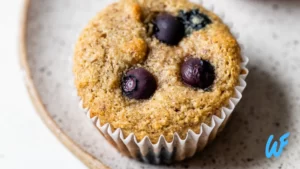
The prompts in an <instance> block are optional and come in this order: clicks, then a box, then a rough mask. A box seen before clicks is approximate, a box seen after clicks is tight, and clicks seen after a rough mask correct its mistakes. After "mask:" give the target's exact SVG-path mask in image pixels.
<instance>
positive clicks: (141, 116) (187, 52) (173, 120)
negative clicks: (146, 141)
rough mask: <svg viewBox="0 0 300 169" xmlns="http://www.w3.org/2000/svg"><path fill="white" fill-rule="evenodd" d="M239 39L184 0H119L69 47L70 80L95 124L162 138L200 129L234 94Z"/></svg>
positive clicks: (168, 139)
mask: <svg viewBox="0 0 300 169" xmlns="http://www.w3.org/2000/svg"><path fill="white" fill-rule="evenodd" d="M240 62H241V56H240V47H239V45H238V43H237V41H236V39H235V38H234V37H233V35H232V34H231V33H230V30H229V28H228V27H227V26H226V25H225V24H224V23H223V22H222V21H221V19H220V18H219V17H218V16H216V15H215V14H213V13H212V12H210V11H207V10H206V9H204V8H203V7H202V6H200V5H198V4H194V3H191V2H189V1H187V0H122V1H120V2H117V3H114V4H112V5H110V6H108V7H107V8H106V9H104V10H103V11H102V12H100V13H99V14H97V16H96V17H94V18H93V19H92V20H91V21H90V22H89V24H88V25H87V27H86V28H85V29H84V30H83V32H82V33H81V35H80V37H79V40H78V42H77V45H76V48H75V56H74V67H73V72H74V74H75V84H76V87H77V91H78V95H79V96H80V97H81V99H82V101H83V106H84V107H85V108H88V109H89V111H90V115H91V116H92V117H94V116H97V117H99V119H100V120H101V125H104V124H106V123H109V124H110V125H111V127H112V128H113V130H115V129H117V128H120V129H121V130H122V131H123V134H124V136H125V137H126V136H128V135H129V134H131V133H134V135H135V136H136V138H137V140H138V141H141V140H142V139H143V138H144V137H145V136H148V137H149V138H150V140H151V141H152V143H156V142H157V141H158V139H159V137H160V136H161V135H163V136H165V138H166V140H167V141H168V142H170V141H172V139H173V136H174V133H178V135H179V136H180V137H181V138H182V139H184V138H185V137H186V135H187V132H188V130H192V131H194V132H195V133H199V132H200V125H201V124H202V123H206V124H208V125H209V124H210V122H211V118H212V116H213V115H217V116H218V115H220V110H221V108H222V107H224V106H227V104H228V102H229V99H230V98H231V97H233V96H234V93H235V87H236V86H237V85H238V82H239V75H240V72H241V67H240Z"/></svg>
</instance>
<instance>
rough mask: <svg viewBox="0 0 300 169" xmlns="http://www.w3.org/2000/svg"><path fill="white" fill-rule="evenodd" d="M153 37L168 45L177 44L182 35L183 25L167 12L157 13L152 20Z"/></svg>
mask: <svg viewBox="0 0 300 169" xmlns="http://www.w3.org/2000/svg"><path fill="white" fill-rule="evenodd" d="M153 24H154V27H155V28H154V34H155V37H156V38H157V39H158V40H160V41H161V42H163V43H166V44H168V45H171V46H173V45H177V44H178V43H179V42H180V41H181V39H182V38H183V37H184V25H183V24H182V23H181V22H180V21H179V20H178V18H177V17H174V16H172V15H170V14H168V13H161V14H158V15H157V17H156V18H155V20H154V23H153Z"/></svg>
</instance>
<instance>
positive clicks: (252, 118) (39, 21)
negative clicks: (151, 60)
mask: <svg viewBox="0 0 300 169" xmlns="http://www.w3.org/2000/svg"><path fill="white" fill-rule="evenodd" d="M204 1H205V3H206V4H213V5H214V7H215V9H216V10H217V11H223V13H225V16H226V18H228V19H227V20H231V21H232V22H233V23H234V27H235V29H236V30H237V31H238V32H240V39H241V42H242V43H243V45H244V46H246V51H245V53H246V55H247V56H248V57H249V58H250V64H249V66H248V67H249V68H250V75H249V77H248V79H247V82H248V88H247V89H246V91H245V92H244V98H243V99H242V101H241V102H240V104H239V106H238V107H237V109H236V111H235V113H234V114H233V116H232V119H231V121H230V122H229V124H228V126H227V127H226V128H225V130H224V132H223V133H221V135H220V136H219V137H218V138H217V139H216V140H215V141H214V142H213V143H212V144H211V145H210V146H209V147H207V148H206V149H205V150H204V152H202V153H201V154H198V155H197V156H196V157H194V158H193V159H191V160H188V161H186V162H183V163H180V164H175V165H171V166H150V165H145V164H142V163H139V162H136V161H134V160H130V159H128V158H126V157H122V156H121V155H120V154H118V152H116V150H114V149H113V148H112V147H111V146H110V145H109V144H108V143H107V142H106V141H104V139H103V138H102V136H101V135H100V134H99V133H98V131H97V130H96V128H95V127H94V126H93V125H92V123H90V121H89V120H88V119H87V118H86V117H85V115H84V113H83V112H82V111H81V110H80V109H79V107H78V100H77V98H76V97H75V95H76V94H75V93H74V87H73V82H72V72H71V67H72V52H73V46H74V43H75V41H76V38H77V37H78V34H79V32H80V31H81V29H82V28H83V27H84V26H85V24H86V23H87V22H88V20H89V19H90V18H91V17H93V16H94V15H95V14H96V13H97V11H99V10H101V9H102V8H103V7H104V6H105V5H106V4H108V3H109V2H110V1H109V0H51V1H49V0H31V4H30V7H29V19H28V26H27V48H28V61H29V66H30V69H31V72H32V75H33V80H34V83H35V86H36V87H37V89H38V91H39V94H40V96H41V99H42V100H43V102H44V104H45V106H46V108H47V110H48V111H49V112H50V114H51V116H52V117H53V119H54V120H55V121H56V122H57V123H58V125H59V126H60V127H61V128H62V129H63V131H64V132H65V133H66V134H67V135H69V136H70V137H71V138H72V139H73V140H74V141H75V142H76V143H77V144H79V145H80V146H81V147H82V148H83V149H84V150H86V151H87V152H89V153H90V154H92V155H94V156H95V157H96V158H98V159H100V160H101V161H103V163H105V164H106V165H109V166H111V167H112V168H130V169H135V168H136V169H139V168H147V169H148V168H149V169H150V168H153V169H154V168H191V169H192V168H193V169H196V168H207V169H218V168H222V169H226V168H228V169H240V168H244V169H254V168H262V169H267V168H272V169H274V168H275V169H277V168H278V169H298V168H300V162H299V160H300V146H299V145H298V144H299V140H300V136H299V128H300V124H299V121H300V116H299V113H300V95H299V94H300V79H299V78H298V77H299V74H300V67H299V65H300V31H299V30H300V22H299V17H300V10H299V9H300V1H298V0H286V1H280V0H265V1H263V0H226V1H221V0H204ZM74 94H75V95H74ZM285 132H291V136H290V137H289V145H288V146H287V147H286V148H285V150H284V151H283V153H282V156H281V157H280V158H278V159H275V158H272V159H267V158H266V157H265V155H264V149H265V144H266V141H267V139H268V137H269V135H271V134H275V136H276V138H278V137H279V136H280V135H282V134H284V133H285Z"/></svg>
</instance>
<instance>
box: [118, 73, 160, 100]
mask: <svg viewBox="0 0 300 169" xmlns="http://www.w3.org/2000/svg"><path fill="white" fill-rule="evenodd" d="M156 88H157V84H156V80H155V78H154V76H153V75H152V74H151V73H150V72H148V71H147V70H146V69H144V68H137V69H132V70H129V71H128V72H127V73H126V74H125V76H124V77H123V79H122V91H123V94H124V95H125V96H127V97H128V98H130V99H137V100H141V99H149V98H150V97H151V96H152V95H153V93H154V92H155V90H156Z"/></svg>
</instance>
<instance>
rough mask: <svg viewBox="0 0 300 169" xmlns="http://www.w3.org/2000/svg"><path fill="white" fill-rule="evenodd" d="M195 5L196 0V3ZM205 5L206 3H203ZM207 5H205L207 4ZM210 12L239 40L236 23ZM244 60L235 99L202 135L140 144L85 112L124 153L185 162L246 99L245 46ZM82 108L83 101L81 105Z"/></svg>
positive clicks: (155, 161)
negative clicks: (242, 99)
mask: <svg viewBox="0 0 300 169" xmlns="http://www.w3.org/2000/svg"><path fill="white" fill-rule="evenodd" d="M193 2H195V0H193ZM198 3H200V4H201V5H203V3H202V1H201V2H199V1H198ZM203 6H205V5H203ZM208 9H209V10H211V11H213V12H215V13H216V14H219V17H221V18H222V19H223V22H224V23H225V24H227V25H228V27H229V28H230V30H231V32H232V34H233V35H234V36H235V37H236V39H237V40H238V41H239V39H238V38H239V35H238V33H237V32H236V31H235V29H234V28H233V24H232V23H229V22H226V19H225V18H224V14H220V13H219V12H216V11H214V10H213V9H214V8H213V6H211V7H208ZM241 50H242V51H241V57H242V62H241V64H240V66H241V74H240V75H239V84H238V85H237V86H236V87H235V94H234V97H232V98H230V99H229V104H228V105H227V106H225V107H222V108H221V109H220V110H221V111H220V112H221V113H219V114H220V116H219V117H218V116H216V115H213V116H212V119H211V124H210V125H207V124H205V123H202V124H201V125H200V126H199V127H200V132H199V134H197V133H195V132H194V131H192V130H189V131H188V133H187V136H186V138H185V139H181V138H180V137H179V135H178V134H177V133H174V137H173V140H172V142H167V140H166V139H165V137H164V136H163V135H161V136H160V138H159V140H158V142H157V143H156V144H153V143H151V141H150V139H149V137H148V136H146V137H144V138H143V139H142V140H141V141H138V140H137V139H136V137H135V135H134V133H131V134H130V135H129V136H127V137H124V134H123V132H122V130H121V129H120V128H117V129H115V130H114V132H113V130H112V127H111V125H110V124H108V123H107V124H104V125H102V126H101V125H100V124H101V123H100V119H99V118H98V117H93V118H91V116H90V112H89V111H88V109H84V110H85V113H86V114H87V116H88V118H90V119H91V120H92V122H93V123H94V124H95V126H96V127H97V128H98V129H99V131H100V133H102V135H103V136H104V137H105V138H106V139H107V140H108V141H109V142H110V143H111V144H112V145H113V146H114V147H116V148H117V149H118V150H119V151H120V152H121V153H122V154H124V155H126V156H129V157H132V158H135V159H138V160H141V161H143V162H146V163H151V164H161V163H171V162H174V161H181V160H184V159H186V158H190V157H192V156H193V155H194V154H195V153H196V152H199V151H201V150H203V149H204V147H205V146H206V145H207V144H208V143H209V142H211V141H212V140H213V139H214V138H215V137H216V135H217V133H219V132H220V131H222V129H223V128H224V126H225V125H226V123H227V122H228V119H229V118H230V116H231V114H232V112H233V110H234V109H235V107H236V105H237V104H238V103H239V101H240V100H241V98H242V92H243V91H244V89H245V88H246V85H247V84H246V81H245V79H246V77H247V75H248V73H249V71H248V69H247V68H246V65H247V63H248V61H249V59H248V57H246V56H244V53H243V51H244V49H243V47H242V46H241ZM80 105H81V106H82V101H81V102H80Z"/></svg>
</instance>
